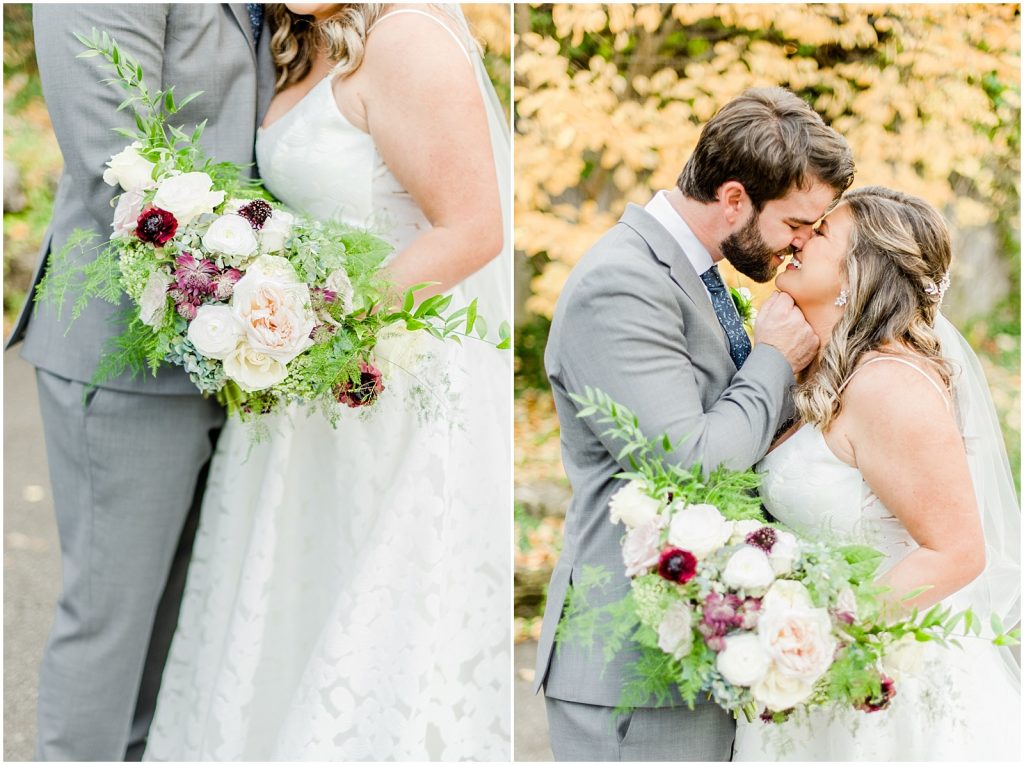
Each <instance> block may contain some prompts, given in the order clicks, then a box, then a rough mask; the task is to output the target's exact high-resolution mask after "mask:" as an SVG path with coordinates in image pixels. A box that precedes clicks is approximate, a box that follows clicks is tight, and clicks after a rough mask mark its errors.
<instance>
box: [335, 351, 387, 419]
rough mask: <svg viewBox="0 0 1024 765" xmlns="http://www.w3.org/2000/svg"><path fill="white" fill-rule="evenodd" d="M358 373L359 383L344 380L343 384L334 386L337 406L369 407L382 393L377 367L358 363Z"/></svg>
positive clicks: (361, 362) (382, 387) (380, 375)
mask: <svg viewBox="0 0 1024 765" xmlns="http://www.w3.org/2000/svg"><path fill="white" fill-rule="evenodd" d="M359 371H360V376H359V382H357V383H353V382H351V381H350V380H346V381H345V382H344V383H343V384H341V385H336V386H334V396H335V398H337V399H338V403H339V404H345V406H349V407H352V408H353V409H355V408H356V407H360V406H369V405H370V404H372V403H373V402H374V401H376V400H377V397H378V396H379V395H380V394H381V393H382V392H383V390H384V381H383V379H382V377H383V375H382V374H381V371H380V370H379V369H377V367H375V366H372V365H370V364H367V363H366V362H365V361H360V362H359Z"/></svg>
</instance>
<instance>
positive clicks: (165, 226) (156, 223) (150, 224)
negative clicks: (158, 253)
mask: <svg viewBox="0 0 1024 765" xmlns="http://www.w3.org/2000/svg"><path fill="white" fill-rule="evenodd" d="M177 230H178V221H177V220H176V219H175V217H174V216H173V215H172V214H171V213H169V212H167V210H161V209H160V208H159V207H150V208H148V209H145V210H143V211H142V212H141V213H140V214H139V220H138V222H137V224H136V226H135V235H136V236H137V237H139V239H141V240H142V241H143V242H150V243H151V244H154V245H156V246H157V247H163V246H164V245H165V244H167V243H168V242H169V241H171V237H172V236H174V232H175V231H177Z"/></svg>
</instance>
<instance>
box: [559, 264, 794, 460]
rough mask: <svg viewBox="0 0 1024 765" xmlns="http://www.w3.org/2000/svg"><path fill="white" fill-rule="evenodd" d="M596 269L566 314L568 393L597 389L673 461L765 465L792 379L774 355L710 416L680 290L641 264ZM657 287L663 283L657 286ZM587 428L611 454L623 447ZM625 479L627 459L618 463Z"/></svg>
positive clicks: (741, 378) (745, 370) (761, 357)
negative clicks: (668, 446) (669, 447)
mask: <svg viewBox="0 0 1024 765" xmlns="http://www.w3.org/2000/svg"><path fill="white" fill-rule="evenodd" d="M621 265H622V263H621V262H620V263H617V264H616V267H615V268H614V269H611V268H609V269H594V270H592V271H591V272H589V273H588V274H587V275H586V276H585V277H584V278H583V280H582V281H581V282H580V283H579V284H577V289H576V291H575V293H574V299H573V300H572V301H571V302H570V303H569V304H568V305H567V306H565V309H564V312H563V315H562V321H563V326H562V327H561V331H560V339H561V341H560V348H559V364H558V372H557V375H558V377H559V384H561V385H562V386H563V387H564V388H565V389H566V390H567V391H568V392H570V393H583V390H584V387H585V386H590V387H592V388H599V389H600V390H602V391H603V392H605V393H607V394H608V395H609V396H611V397H612V399H614V400H615V401H616V402H618V403H620V404H622V405H623V406H625V407H627V408H629V409H630V410H632V411H633V413H634V414H636V416H637V418H638V420H639V425H640V428H641V430H642V431H643V433H644V435H645V436H647V437H648V438H659V437H660V436H661V435H662V434H663V433H667V434H668V435H669V437H670V438H671V440H672V442H673V443H678V442H679V441H680V440H681V439H682V443H681V445H679V446H678V447H677V448H676V449H675V451H674V452H673V454H672V456H671V459H673V460H675V461H676V462H677V464H681V465H682V466H684V467H687V468H688V467H690V466H692V465H694V464H696V463H700V464H701V465H702V466H703V467H704V469H705V471H710V470H711V469H713V468H715V467H716V466H718V465H719V464H724V465H725V466H727V467H729V468H732V469H736V470H745V469H747V468H749V467H751V466H752V465H753V464H754V463H755V462H757V460H759V459H760V458H761V457H762V456H764V454H765V452H766V451H767V450H768V447H769V445H770V444H771V438H772V435H773V434H774V432H775V428H776V427H778V425H779V421H780V419H781V412H782V410H783V407H784V401H785V397H786V391H787V389H788V387H789V386H790V385H791V384H792V383H793V373H792V370H791V368H790V366H789V364H788V362H786V360H785V358H784V357H783V356H782V354H781V353H779V352H778V351H777V350H776V349H774V348H772V347H770V346H765V345H759V346H757V347H755V348H754V350H753V352H752V353H751V354H750V356H749V357H748V359H747V361H746V363H745V364H744V365H743V367H742V369H741V370H739V371H738V372H736V373H735V375H734V377H733V378H732V381H731V383H730V384H729V385H728V387H726V388H725V390H724V391H723V392H722V394H721V395H720V396H719V397H718V399H717V400H716V401H714V402H713V403H712V404H711V405H710V406H708V407H707V408H705V406H704V403H703V401H702V396H701V391H700V389H699V387H698V378H697V375H696V373H695V366H696V365H701V364H706V360H702V359H701V357H700V354H701V349H700V348H692V347H690V345H689V342H688V339H687V334H686V326H685V323H684V317H683V316H681V315H680V310H679V305H678V301H677V296H676V294H675V293H674V290H677V289H678V288H677V287H676V286H675V285H674V284H673V283H672V282H671V280H670V279H668V278H667V277H666V276H665V275H664V274H660V273H657V274H654V275H653V276H652V269H651V268H650V267H649V265H647V264H644V263H642V262H639V261H637V262H634V263H632V264H626V265H625V266H624V267H619V266H621ZM655 277H657V278H655ZM587 424H588V426H589V427H590V429H591V430H592V431H593V432H594V433H595V435H597V436H598V437H599V438H600V439H601V441H602V443H603V444H604V446H605V447H606V448H607V449H608V451H609V452H610V453H611V454H613V455H617V454H618V453H619V451H620V449H621V447H622V444H621V443H618V442H614V441H612V440H611V439H609V438H608V437H606V436H604V435H602V431H603V429H604V428H605V427H606V426H603V425H601V424H599V423H598V422H597V420H596V418H588V420H587ZM620 464H621V465H622V467H623V468H624V469H629V463H628V457H627V458H623V459H622V460H620Z"/></svg>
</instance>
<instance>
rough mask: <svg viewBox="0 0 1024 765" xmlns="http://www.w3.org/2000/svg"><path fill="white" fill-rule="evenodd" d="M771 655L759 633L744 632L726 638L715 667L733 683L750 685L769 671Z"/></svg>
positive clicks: (744, 685)
mask: <svg viewBox="0 0 1024 765" xmlns="http://www.w3.org/2000/svg"><path fill="white" fill-rule="evenodd" d="M770 665H771V657H770V656H769V655H768V653H767V652H766V651H765V650H764V646H762V645H761V641H760V640H758V638H757V635H755V634H754V633H752V632H744V633H740V634H738V635H730V636H728V637H726V638H725V648H724V649H722V651H721V652H720V653H719V654H718V659H717V660H716V662H715V667H716V668H717V669H718V671H719V672H721V673H722V677H724V678H725V679H726V680H727V681H728V682H730V683H732V684H733V685H739V686H743V687H745V688H747V687H750V686H751V685H753V684H754V683H756V682H757V681H758V680H760V679H761V678H762V677H764V675H765V673H766V672H767V671H768V667H769V666H770Z"/></svg>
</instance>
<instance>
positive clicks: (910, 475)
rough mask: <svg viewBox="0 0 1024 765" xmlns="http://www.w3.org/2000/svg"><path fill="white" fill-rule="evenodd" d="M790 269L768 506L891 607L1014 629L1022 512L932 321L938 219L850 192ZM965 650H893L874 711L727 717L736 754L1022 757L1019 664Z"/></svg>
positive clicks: (924, 208)
mask: <svg viewBox="0 0 1024 765" xmlns="http://www.w3.org/2000/svg"><path fill="white" fill-rule="evenodd" d="M794 260H795V261H796V263H794V264H791V265H789V266H788V267H787V270H786V271H784V272H783V273H781V274H780V275H779V277H778V279H777V280H776V286H777V287H778V288H779V289H780V290H782V291H784V292H787V293H789V294H790V295H791V296H792V297H793V299H794V301H795V302H796V303H797V305H798V306H799V307H800V309H801V310H802V311H803V312H804V315H805V316H806V317H807V320H808V322H809V323H810V324H811V326H812V327H813V328H814V329H815V332H816V333H817V334H818V336H819V338H820V339H821V344H822V351H821V354H820V357H819V359H818V361H817V362H816V364H815V365H813V368H812V369H811V371H810V372H809V373H808V374H807V375H805V377H804V379H803V381H802V382H801V384H800V385H799V386H798V388H797V391H796V399H797V406H798V409H799V412H800V415H801V419H802V421H803V424H802V425H800V426H799V427H798V428H796V429H795V430H794V431H791V432H790V433H789V434H788V437H787V438H785V440H783V441H782V442H781V444H780V445H778V446H777V447H776V448H775V449H774V450H773V451H772V452H770V453H769V454H768V456H767V457H765V459H764V460H763V461H762V462H761V463H760V465H759V467H758V470H759V471H760V472H762V473H763V483H762V487H761V494H762V498H763V501H764V504H765V506H766V507H767V509H768V511H769V512H770V513H772V515H774V516H775V517H776V518H777V519H778V520H779V521H780V522H782V523H784V524H787V525H788V526H790V527H792V528H793V529H795V530H796V531H797V532H799V533H801V534H803V535H806V536H807V537H810V538H819V539H825V540H829V541H833V542H847V541H849V542H862V543H867V544H871V545H873V546H875V547H876V548H878V549H879V550H880V551H881V552H883V553H884V554H885V556H886V560H885V563H884V564H883V566H882V570H883V571H885V574H884V577H883V581H884V583H885V584H886V585H888V586H889V587H890V588H891V591H890V594H889V595H887V598H889V601H890V605H891V608H892V609H893V613H898V612H899V611H901V610H902V609H905V608H909V607H911V606H916V607H917V608H919V609H922V610H924V609H927V608H929V607H931V606H932V605H933V604H936V603H939V602H942V603H944V604H948V605H951V606H953V607H954V608H955V609H957V610H959V609H961V608H964V607H967V606H971V607H973V609H974V611H975V613H976V614H977V615H978V616H980V617H982V619H983V620H984V621H985V622H986V624H987V622H988V614H989V613H996V614H998V615H999V616H1000V617H1001V618H1003V619H1004V621H1005V623H1006V627H1007V628H1008V627H1010V626H1012V625H1013V624H1014V623H1015V622H1016V621H1017V620H1018V619H1019V603H1020V601H1019V598H1020V568H1019V559H1020V553H1019V541H1020V510H1019V506H1018V503H1017V499H1016V495H1015V492H1014V489H1013V483H1012V480H1011V479H1010V474H1009V466H1008V464H1007V461H1006V454H1005V450H1004V448H1003V447H1002V441H1001V435H1000V434H999V432H998V426H997V425H996V424H995V422H996V421H995V419H994V412H993V410H992V408H991V399H990V398H989V394H988V390H987V387H986V386H985V383H984V376H983V374H982V373H981V371H980V367H978V365H977V359H976V358H975V357H974V356H973V353H972V352H971V351H970V349H969V347H968V346H967V345H966V343H965V342H964V341H963V338H962V337H960V336H959V334H958V333H957V332H956V330H955V329H953V328H952V326H951V325H950V324H949V323H948V322H947V321H946V320H945V319H944V318H942V317H941V315H939V313H938V305H939V301H940V300H941V296H942V293H943V292H944V291H945V288H946V286H948V279H947V278H946V274H947V273H948V269H949V262H950V243H949V235H948V232H947V231H946V228H945V225H944V223H943V221H942V219H941V217H940V216H939V214H938V213H937V212H936V211H935V210H934V209H932V208H931V207H930V206H928V205H927V203H925V202H923V201H922V200H920V199H916V198H914V197H909V196H907V195H904V194H900V193H898V192H893V191H889V190H887V189H881V188H867V189H859V190H856V191H852V192H849V193H848V194H847V195H846V196H845V197H844V198H843V201H842V202H841V203H840V204H839V205H838V206H837V207H836V209H835V210H834V211H833V212H832V213H831V214H830V215H829V216H828V217H827V218H826V219H825V221H824V222H823V223H822V224H821V227H820V229H819V231H818V233H817V235H816V236H815V237H814V238H813V239H812V240H811V241H810V242H808V244H807V245H806V246H805V247H804V248H803V250H802V251H801V252H800V253H798V254H797V255H795V256H794ZM920 587H927V588H928V589H926V590H925V591H924V592H923V593H921V594H918V595H916V596H915V597H912V598H910V599H909V600H907V601H906V602H905V603H901V602H900V601H901V599H903V598H905V596H906V595H908V594H912V593H913V592H914V591H915V590H917V589H918V588H920ZM962 643H963V650H962V651H961V650H959V649H957V648H955V647H949V648H941V647H938V646H935V645H934V644H929V645H926V646H923V647H922V646H919V647H917V648H911V649H908V650H905V651H904V652H902V658H901V660H900V661H898V662H896V663H895V664H894V665H892V666H891V667H890V671H891V672H892V674H893V675H896V677H895V679H896V681H897V682H896V686H895V687H896V695H895V697H894V698H892V699H891V701H890V703H889V704H888V706H886V707H885V708H884V709H880V710H879V711H875V712H870V713H866V712H863V711H858V710H845V709H844V710H839V711H838V712H836V713H834V714H833V713H829V712H823V711H817V712H812V713H810V714H807V715H794V716H793V717H792V718H790V719H789V720H787V721H786V722H785V723H783V724H781V725H768V724H764V723H762V722H760V721H756V720H755V721H754V722H752V723H745V722H742V721H741V722H740V724H739V725H738V726H737V734H736V745H735V752H734V759H735V760H793V761H845V760H868V761H907V760H924V761H933V760H966V761H974V762H976V761H988V760H1012V761H1015V762H1019V761H1020V674H1019V668H1018V667H1017V665H1016V664H1015V662H1014V661H1013V658H1012V656H1011V655H1010V654H1009V652H1008V651H1007V650H1006V649H1000V648H997V647H996V646H993V645H992V644H991V642H990V640H985V639H984V638H976V637H971V638H965V639H962ZM901 670H902V671H901ZM878 701H879V702H882V701H883V700H881V699H879V700H878ZM879 706H882V704H881V703H880V704H879Z"/></svg>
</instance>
